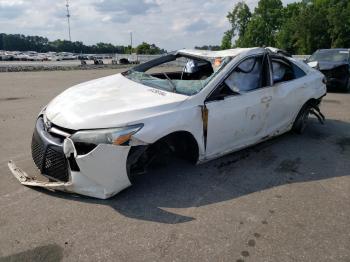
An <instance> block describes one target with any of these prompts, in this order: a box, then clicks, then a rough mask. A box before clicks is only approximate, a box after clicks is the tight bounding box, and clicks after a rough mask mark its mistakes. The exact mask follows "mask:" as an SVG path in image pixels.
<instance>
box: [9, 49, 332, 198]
mask: <svg viewBox="0 0 350 262" xmlns="http://www.w3.org/2000/svg"><path fill="white" fill-rule="evenodd" d="M274 51H276V50H275V49H271V48H270V49H269V48H247V49H232V50H225V51H216V52H213V51H200V50H181V51H178V52H175V53H172V54H168V55H165V56H162V57H160V58H158V59H155V60H152V61H150V62H147V63H144V64H141V65H138V66H136V67H134V68H132V69H130V70H128V71H126V72H124V73H121V74H116V75H111V76H108V77H104V78H101V79H97V80H93V81H89V82H86V83H82V84H79V85H76V86H74V87H71V88H69V89H67V90H66V91H65V92H63V93H62V94H60V95H59V96H57V97H56V98H55V99H53V100H52V101H51V102H50V103H49V104H48V105H47V106H46V107H45V108H44V109H43V110H42V112H41V113H40V114H39V116H38V118H37V122H36V125H35V130H34V134H33V139H32V156H33V160H34V163H35V165H36V166H37V168H38V169H39V171H40V173H41V174H42V175H43V177H46V178H47V179H46V180H45V179H44V180H39V179H38V178H37V177H34V176H33V175H29V174H27V173H25V171H23V170H21V169H20V168H19V167H17V166H16V164H15V163H14V162H12V161H10V162H9V168H10V170H11V171H12V173H13V174H14V175H15V176H16V178H17V179H18V180H19V181H20V182H21V183H22V184H23V185H27V186H39V187H44V188H48V189H51V190H62V191H66V192H74V193H78V194H82V195H87V196H92V197H96V198H101V199H106V198H109V197H112V196H113V195H115V194H117V193H118V192H120V191H122V190H123V189H125V188H127V187H129V186H130V185H131V184H132V183H133V181H134V179H135V177H136V176H137V175H140V174H142V173H145V171H146V169H147V167H148V166H149V165H150V164H152V162H153V161H154V160H155V159H157V158H158V159H159V157H162V156H164V155H166V154H169V153H175V154H177V155H178V156H181V157H184V158H186V159H188V160H190V161H192V162H194V163H203V162H205V161H208V160H211V159H214V158H217V157H220V156H222V155H225V154H228V153H230V152H233V151H237V150H240V149H242V148H245V147H248V146H251V145H254V144H257V143H260V142H262V141H265V140H267V139H269V138H272V137H274V136H277V135H280V134H283V133H285V132H288V131H290V130H294V131H296V132H298V133H302V132H303V130H304V128H305V126H306V123H307V120H308V116H309V114H314V115H316V116H317V118H318V119H319V120H320V121H321V122H322V121H323V120H324V117H323V115H322V114H321V112H320V111H319V108H318V105H319V104H320V102H321V99H322V97H324V96H325V95H326V86H325V84H324V76H323V75H322V74H321V73H320V72H318V71H317V70H314V69H313V68H311V67H309V66H307V65H306V64H304V63H302V62H299V61H297V60H294V59H293V58H290V57H287V56H284V55H283V54H281V53H278V52H274ZM169 66H170V67H169ZM169 68H173V69H174V70H172V71H171V70H169Z"/></svg>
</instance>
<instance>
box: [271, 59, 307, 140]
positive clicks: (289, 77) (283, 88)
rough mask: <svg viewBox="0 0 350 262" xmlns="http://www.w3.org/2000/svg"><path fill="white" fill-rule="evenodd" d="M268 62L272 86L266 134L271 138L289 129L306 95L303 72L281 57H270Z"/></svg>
mask: <svg viewBox="0 0 350 262" xmlns="http://www.w3.org/2000/svg"><path fill="white" fill-rule="evenodd" d="M270 61H271V69H272V80H273V86H272V88H271V89H272V92H271V94H272V100H271V102H270V107H271V114H270V115H269V118H268V124H267V133H268V135H269V136H273V135H278V134H279V133H283V132H285V131H287V130H289V129H290V128H291V126H292V124H293V121H294V118H295V116H296V114H297V113H298V111H299V110H300V108H301V107H302V106H303V104H304V103H305V99H306V97H308V95H307V93H306V92H307V81H306V80H305V78H304V76H306V74H305V72H304V71H303V70H301V69H300V68H299V67H297V66H296V65H295V64H293V63H292V62H290V61H289V60H288V59H286V58H285V57H282V56H275V55H271V56H270Z"/></svg>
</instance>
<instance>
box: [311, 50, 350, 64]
mask: <svg viewBox="0 0 350 262" xmlns="http://www.w3.org/2000/svg"><path fill="white" fill-rule="evenodd" d="M348 59H349V51H347V50H322V51H318V52H316V53H314V54H313V55H312V56H311V57H310V58H309V62H313V61H328V62H347V61H348Z"/></svg>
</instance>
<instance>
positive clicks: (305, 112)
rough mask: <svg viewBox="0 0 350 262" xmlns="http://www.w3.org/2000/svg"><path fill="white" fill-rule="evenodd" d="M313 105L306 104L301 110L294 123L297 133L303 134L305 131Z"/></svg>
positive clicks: (294, 129)
mask: <svg viewBox="0 0 350 262" xmlns="http://www.w3.org/2000/svg"><path fill="white" fill-rule="evenodd" d="M310 110H311V105H310V104H305V105H304V106H303V107H302V109H301V110H300V112H299V114H298V116H297V118H296V119H295V122H294V124H293V128H292V130H293V131H294V132H295V133H297V134H302V133H304V131H305V128H306V126H307V123H308V121H309V116H310Z"/></svg>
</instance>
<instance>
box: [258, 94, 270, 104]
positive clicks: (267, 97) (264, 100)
mask: <svg viewBox="0 0 350 262" xmlns="http://www.w3.org/2000/svg"><path fill="white" fill-rule="evenodd" d="M271 100H272V96H265V97H263V98H261V103H264V104H265V103H268V102H270V101H271Z"/></svg>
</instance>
